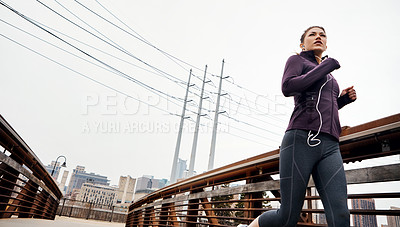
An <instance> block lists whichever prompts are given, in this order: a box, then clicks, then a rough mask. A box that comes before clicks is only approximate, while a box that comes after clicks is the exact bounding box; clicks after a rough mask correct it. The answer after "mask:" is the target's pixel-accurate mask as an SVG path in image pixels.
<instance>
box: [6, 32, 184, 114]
mask: <svg viewBox="0 0 400 227" xmlns="http://www.w3.org/2000/svg"><path fill="white" fill-rule="evenodd" d="M0 36H2V37H4V38H6V39H8V40H9V41H11V42H13V43H15V44H17V45H19V46H21V47H24V48H25V49H27V50H30V51H31V52H33V53H35V54H37V55H39V56H41V57H43V58H45V59H47V60H49V61H51V62H53V63H55V64H57V65H59V66H62V67H64V68H66V69H68V70H70V71H72V72H74V73H76V74H78V75H80V76H82V77H85V78H86V79H89V80H91V81H93V82H95V83H97V84H100V85H102V86H104V87H106V88H108V89H111V90H113V91H115V92H117V93H120V94H122V95H125V96H127V97H129V98H132V99H134V100H136V101H138V102H141V103H143V104H146V105H147V106H149V107H153V108H156V109H158V110H159V111H162V112H164V113H168V114H169V115H172V116H178V117H180V116H179V115H178V114H175V113H171V112H169V111H166V110H164V109H162V108H160V107H157V106H154V105H152V104H150V103H147V102H144V101H142V100H140V99H137V98H135V97H132V96H130V95H129V94H127V93H125V92H122V91H120V90H117V89H115V88H113V87H111V86H108V85H106V84H104V83H102V82H100V81H98V80H95V79H93V78H91V77H89V76H86V75H85V74H83V73H80V72H78V71H76V70H74V69H72V68H70V67H68V66H66V65H64V64H62V63H60V62H58V61H56V60H53V59H51V58H49V57H47V56H46V55H44V54H41V53H39V52H37V51H35V50H33V49H32V48H29V47H27V46H25V45H23V44H21V43H19V42H17V41H15V40H13V39H11V38H9V37H7V36H5V35H3V34H1V33H0Z"/></svg>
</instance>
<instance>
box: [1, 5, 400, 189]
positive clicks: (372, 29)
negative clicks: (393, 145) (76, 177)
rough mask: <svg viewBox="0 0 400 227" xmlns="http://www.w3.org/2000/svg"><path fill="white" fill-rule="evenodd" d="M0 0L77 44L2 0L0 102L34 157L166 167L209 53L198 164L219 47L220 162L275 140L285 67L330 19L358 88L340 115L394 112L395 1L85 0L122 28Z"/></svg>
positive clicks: (122, 168)
mask: <svg viewBox="0 0 400 227" xmlns="http://www.w3.org/2000/svg"><path fill="white" fill-rule="evenodd" d="M5 2H6V3H7V4H9V5H10V6H11V7H13V8H14V9H16V10H18V11H19V12H20V13H22V14H24V15H25V16H27V17H29V18H30V19H32V20H33V21H35V23H38V24H39V25H40V26H42V27H43V28H45V29H47V30H48V31H51V32H52V33H53V34H55V35H57V36H58V37H59V38H61V39H63V40H65V42H68V43H70V44H71V45H73V46H75V47H76V48H74V47H72V46H71V45H68V44H67V43H65V42H63V41H61V40H60V39H57V38H55V37H54V36H52V35H50V34H49V33H47V32H45V31H43V30H41V29H40V28H38V27H36V26H35V25H33V24H32V23H29V22H28V21H27V20H25V19H23V18H21V17H20V16H18V15H16V14H15V13H13V12H11V11H10V10H8V9H6V8H5V7H4V6H1V7H0V15H1V16H0V19H1V20H2V21H0V34H1V35H2V36H1V37H0V49H1V52H0V62H1V63H0V64H1V70H2V72H1V77H0V90H1V91H2V95H1V96H0V103H1V105H0V113H1V114H2V115H3V117H4V118H5V119H6V120H7V121H8V122H9V123H10V124H11V125H12V126H13V128H14V129H15V130H16V131H17V132H18V133H19V135H20V136H21V137H22V138H23V139H24V140H25V141H26V142H27V144H28V145H29V146H30V147H31V148H32V150H33V151H34V152H35V153H36V155H37V156H38V157H39V158H40V159H41V161H42V163H43V164H48V163H50V162H51V161H52V160H55V159H56V158H57V157H58V156H59V155H64V156H66V157H67V165H68V167H67V168H66V169H68V170H72V169H73V168H75V167H76V165H83V166H85V167H86V170H87V171H88V172H95V173H97V174H101V175H105V176H107V177H109V179H111V183H112V184H118V179H119V176H120V175H131V176H132V177H140V176H142V175H144V174H145V175H154V176H155V177H156V178H167V179H169V177H170V173H171V166H172V159H173V154H174V151H175V145H176V138H177V132H178V127H179V120H180V117H179V115H180V114H181V111H182V104H183V101H182V99H183V98H184V95H185V87H186V84H185V83H186V82H187V79H188V75H189V70H190V69H191V68H193V73H194V75H195V76H194V77H192V82H193V83H194V84H196V86H194V87H191V92H193V93H190V97H189V99H191V100H193V101H192V102H189V103H188V105H189V106H188V111H187V114H186V116H187V117H190V118H189V120H186V121H185V127H184V129H185V130H184V134H183V138H182V145H181V150H180V158H182V159H184V160H189V159H190V152H191V150H192V141H193V131H194V125H195V123H194V121H195V119H196V114H195V113H197V106H198V104H199V97H198V96H197V95H199V94H200V88H201V78H202V77H203V74H204V72H203V69H204V67H205V65H207V66H208V70H207V72H208V73H210V74H207V79H208V80H211V81H212V82H210V83H207V84H206V85H205V93H206V94H205V96H207V97H209V98H208V99H204V101H203V108H204V110H203V111H202V114H207V116H204V117H201V124H202V128H201V130H200V134H199V140H198V146H197V154H196V164H195V170H196V171H197V172H198V173H201V172H203V171H206V170H207V164H208V155H209V151H210V144H211V131H212V125H213V121H212V119H214V113H213V112H212V111H214V110H215V102H216V95H215V93H216V92H217V87H218V78H217V76H219V75H220V72H221V64H222V60H223V59H225V66H224V76H229V78H227V79H224V80H223V84H222V88H223V90H224V91H223V93H227V95H225V96H223V98H222V99H221V103H222V104H223V107H221V109H220V111H226V113H225V114H220V115H219V120H220V122H221V125H219V129H220V132H219V134H218V137H217V149H216V160H215V167H220V166H223V165H226V164H229V163H232V162H234V161H239V160H242V159H245V158H248V157H251V156H254V155H258V154H261V153H264V152H268V151H271V150H274V149H276V148H277V147H278V146H279V143H280V140H281V138H282V135H283V133H284V131H285V128H286V126H287V122H288V119H289V117H290V113H291V110H292V107H293V101H292V98H285V97H283V96H282V94H281V92H280V82H281V77H282V72H283V68H284V65H285V62H286V60H287V58H288V57H289V56H291V55H293V54H295V53H296V52H299V51H300V48H299V38H300V36H301V34H302V32H303V31H304V30H305V29H306V28H307V27H309V26H311V25H320V26H324V27H325V29H326V32H327V35H328V50H327V52H326V54H328V55H329V56H330V57H333V58H336V59H337V60H338V61H339V62H340V64H341V68H340V69H339V70H337V71H335V72H334V73H333V76H334V77H335V78H336V79H337V81H338V83H339V85H340V87H341V88H342V89H344V88H346V87H348V86H352V85H354V87H355V89H356V90H357V95H358V100H357V101H356V102H355V103H353V104H351V105H349V106H346V107H345V108H343V109H342V110H340V117H341V123H342V125H348V126H355V125H358V124H362V123H365V122H368V121H372V120H376V119H379V118H382V117H386V116H389V115H392V114H396V113H399V112H400V105H399V104H398V98H399V96H400V90H399V89H398V85H399V79H398V76H399V72H398V69H397V68H398V67H396V66H397V65H398V64H399V60H400V58H399V53H400V46H399V45H398V40H400V3H399V2H398V1H394V0H393V1H329V2H322V1H318V2H316V1H232V0H229V1H227V0H226V1H225V0H224V1H208V0H206V1H165V0H163V1H161V0H160V1H154V0H147V1H109V0H99V1H98V2H96V1H95V0H90V1H81V3H82V4H84V6H86V7H88V8H89V9H91V10H93V11H94V12H96V13H98V14H99V15H101V16H102V17H104V18H106V19H107V20H109V21H111V22H112V23H114V24H115V25H117V26H119V27H120V28H117V27H116V26H114V25H111V24H110V23H108V22H106V21H105V20H103V19H101V18H100V17H98V16H96V15H95V14H93V13H91V12H90V11H88V10H87V9H85V8H84V7H83V6H82V5H79V4H78V3H77V2H75V1H58V2H57V1H43V3H44V4H46V5H47V6H48V7H50V8H51V9H53V10H55V11H57V12H58V13H60V14H62V15H63V16H65V17H66V18H68V19H69V20H71V21H73V22H74V23H76V24H77V25H79V26H81V27H82V28H84V29H86V30H87V31H88V32H90V33H92V34H90V33H88V32H86V31H84V30H82V29H80V28H78V27H77V26H75V25H73V24H72V23H71V22H68V21H67V20H65V19H63V18H62V17H60V16H59V15H57V14H55V13H54V12H52V11H50V10H49V9H48V8H46V7H45V6H44V5H41V4H40V3H39V2H37V1H33V0H24V1H16V0H14V1H5ZM99 3H100V4H101V5H100V4H99ZM107 10H108V11H109V12H111V13H113V15H114V16H113V15H111V14H110V13H109V12H107ZM117 18H118V19H117ZM5 22H6V23H5ZM7 23H9V24H7ZM11 25H12V26H15V27H12V26H11ZM17 28H18V29H21V30H22V31H21V30H18V29H17ZM122 29H123V30H122ZM25 32H28V33H30V34H31V35H30V34H28V33H25ZM32 35H34V36H36V38H35V37H34V36H32ZM96 36H97V37H96ZM135 36H136V38H135ZM6 37H7V38H6ZM140 37H141V38H140ZM38 38H39V39H38ZM40 39H42V40H40ZM140 39H141V40H140ZM11 40H13V41H15V42H18V43H19V44H17V43H15V42H13V41H11ZM144 40H145V41H144ZM46 42H48V43H46ZM49 43H50V44H52V45H54V46H52V45H50V44H49ZM21 45H24V46H25V47H23V46H21ZM57 47H58V48H61V49H58V48H57ZM27 48H30V49H31V50H28V49H27ZM156 48H159V49H161V50H162V51H164V52H161V51H159V50H158V49H156ZM78 49H79V50H78ZM32 50H33V51H36V53H35V52H33V51H32ZM66 51H67V52H66ZM81 51H83V52H85V53H86V54H84V53H82V52H81ZM163 53H168V55H167V54H163ZM39 54H40V55H39ZM41 55H42V56H41ZM74 55H75V56H74ZM88 55H90V56H92V57H93V58H91V57H89V56H88ZM189 64H190V65H189ZM128 76H129V77H130V79H126V78H124V77H128ZM134 80H135V81H136V82H134ZM138 81H139V82H138ZM139 84H141V85H142V86H141V85H139ZM195 94H197V95H195ZM127 95H128V96H130V97H127ZM138 100H140V101H138ZM148 104H150V105H151V106H149V105H148ZM397 159H398V158H397ZM395 161H396V160H395ZM397 161H398V160H397ZM188 165H189V161H188Z"/></svg>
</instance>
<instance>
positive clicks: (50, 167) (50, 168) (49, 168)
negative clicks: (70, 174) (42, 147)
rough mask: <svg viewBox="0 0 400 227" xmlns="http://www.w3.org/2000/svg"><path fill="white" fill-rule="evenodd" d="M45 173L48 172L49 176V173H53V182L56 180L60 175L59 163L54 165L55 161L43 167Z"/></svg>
mask: <svg viewBox="0 0 400 227" xmlns="http://www.w3.org/2000/svg"><path fill="white" fill-rule="evenodd" d="M45 168H46V170H47V172H49V174H51V172H53V169H54V172H53V176H52V177H53V178H54V180H57V179H58V175H59V174H60V169H61V165H60V163H59V162H57V163H56V161H51V164H49V165H47V166H45Z"/></svg>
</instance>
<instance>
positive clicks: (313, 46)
mask: <svg viewBox="0 0 400 227" xmlns="http://www.w3.org/2000/svg"><path fill="white" fill-rule="evenodd" d="M300 48H301V49H303V50H306V51H307V50H313V51H314V53H315V54H322V53H323V52H324V51H325V50H326V34H325V32H324V30H322V29H321V28H311V29H310V30H309V31H308V32H307V33H306V35H305V37H304V42H303V43H301V44H300Z"/></svg>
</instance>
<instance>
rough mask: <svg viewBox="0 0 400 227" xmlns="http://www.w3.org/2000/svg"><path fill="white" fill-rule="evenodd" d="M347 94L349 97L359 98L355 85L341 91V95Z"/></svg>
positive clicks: (352, 98)
mask: <svg viewBox="0 0 400 227" xmlns="http://www.w3.org/2000/svg"><path fill="white" fill-rule="evenodd" d="M345 94H348V95H349V98H350V99H351V100H352V101H354V100H356V99H357V94H356V90H354V86H351V87H348V88H346V89H344V90H343V91H342V93H340V96H343V95H345Z"/></svg>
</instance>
